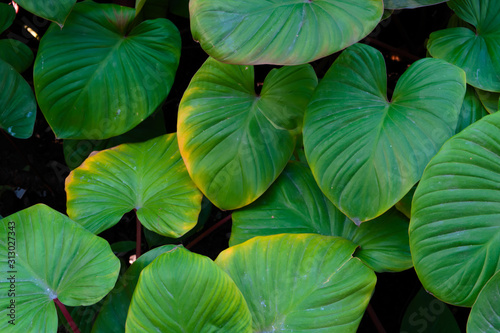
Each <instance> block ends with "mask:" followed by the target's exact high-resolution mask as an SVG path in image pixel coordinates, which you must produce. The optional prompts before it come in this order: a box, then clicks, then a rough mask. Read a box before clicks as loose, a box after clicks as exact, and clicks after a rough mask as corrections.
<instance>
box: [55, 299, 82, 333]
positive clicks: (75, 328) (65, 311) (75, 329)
mask: <svg viewBox="0 0 500 333" xmlns="http://www.w3.org/2000/svg"><path fill="white" fill-rule="evenodd" d="M54 303H56V305H57V306H58V307H59V310H61V312H62V314H63V315H64V318H66V320H67V321H68V324H69V326H70V327H71V329H72V330H73V332H74V333H80V330H79V329H78V326H76V323H75V321H74V320H73V318H71V315H70V314H69V312H68V309H66V307H65V306H64V304H62V303H61V301H60V300H59V299H58V298H54Z"/></svg>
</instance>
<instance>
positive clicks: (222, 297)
mask: <svg viewBox="0 0 500 333" xmlns="http://www.w3.org/2000/svg"><path fill="white" fill-rule="evenodd" d="M169 247H170V248H171V250H170V251H169V252H167V253H164V254H162V255H160V256H159V257H158V258H157V259H156V260H155V261H153V263H151V264H150V265H149V266H147V267H146V268H145V269H144V270H143V271H142V273H141V275H140V278H139V282H138V283H137V287H136V289H135V291H134V295H133V297H132V302H131V304H130V309H129V312H128V316H127V323H126V332H144V331H146V332H153V331H154V332H171V333H184V332H190V333H206V332H221V333H226V332H227V333H233V332H238V333H240V332H241V333H244V332H248V333H250V332H251V330H250V328H251V325H250V323H251V317H250V312H249V311H248V306H247V305H246V303H245V300H244V299H243V296H242V294H241V292H240V291H239V290H238V288H237V287H236V285H235V284H234V282H233V281H232V280H231V279H230V278H229V276H228V275H227V274H226V273H224V272H223V271H222V270H221V269H220V268H219V267H217V265H215V264H214V262H213V261H212V260H210V259H209V258H207V257H204V256H201V255H199V254H195V253H191V252H189V251H188V250H186V249H184V248H183V247H178V246H172V245H170V246H169ZM153 309H154V311H152V310H153Z"/></svg>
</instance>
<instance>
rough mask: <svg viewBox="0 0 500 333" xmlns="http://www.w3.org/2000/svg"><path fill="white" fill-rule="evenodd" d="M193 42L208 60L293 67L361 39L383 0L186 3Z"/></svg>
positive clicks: (199, 0)
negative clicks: (197, 43) (195, 41)
mask: <svg viewBox="0 0 500 333" xmlns="http://www.w3.org/2000/svg"><path fill="white" fill-rule="evenodd" d="M189 12H190V14H191V31H192V34H193V38H194V39H195V40H197V41H199V42H200V44H201V47H202V48H203V49H204V50H205V52H207V53H208V54H209V55H210V56H211V57H214V58H215V59H217V60H219V61H222V62H225V63H231V64H241V65H245V64H246V65H256V64H280V65H298V64H304V63H307V62H311V61H313V60H316V59H319V58H322V57H326V56H328V55H330V54H332V53H335V52H337V51H340V50H342V49H343V48H345V47H347V46H349V45H351V44H354V43H356V42H357V41H359V40H361V39H363V38H364V37H366V36H367V35H368V34H369V33H370V32H371V31H372V30H373V29H374V28H375V27H376V26H377V24H378V22H379V21H380V18H381V17H382V12H383V2H382V0H318V1H288V2H283V1H277V0H271V1H268V0H251V1H226V0H213V1H205V0H191V1H190V2H189Z"/></svg>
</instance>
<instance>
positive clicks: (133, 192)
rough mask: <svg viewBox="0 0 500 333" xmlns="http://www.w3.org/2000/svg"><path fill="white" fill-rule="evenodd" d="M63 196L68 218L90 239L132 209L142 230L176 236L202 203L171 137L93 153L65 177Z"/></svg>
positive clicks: (190, 223)
mask: <svg viewBox="0 0 500 333" xmlns="http://www.w3.org/2000/svg"><path fill="white" fill-rule="evenodd" d="M66 192H67V198H68V202H67V206H68V216H70V217H71V218H72V219H73V220H75V221H76V222H78V223H80V224H82V225H83V226H84V227H85V228H87V229H88V230H90V231H92V232H93V233H96V234H97V233H100V232H102V231H103V230H106V229H108V228H110V227H112V226H113V225H115V224H116V223H118V222H119V221H120V219H121V217H122V216H123V214H125V213H127V212H129V211H131V210H132V209H134V210H136V211H137V212H136V213H137V217H138V218H139V220H140V221H141V223H142V224H143V225H144V226H145V227H146V228H148V229H150V230H152V231H154V232H156V233H159V234H161V235H164V236H169V237H180V236H182V235H183V234H185V233H186V232H188V231H189V230H190V229H192V228H193V227H194V226H195V225H196V221H197V219H198V214H199V212H200V209H201V199H202V195H201V193H200V191H199V190H198V189H197V188H196V186H195V185H194V184H193V182H192V181H191V178H189V175H188V173H187V171H186V167H185V165H184V162H183V161H182V158H181V156H180V154H179V148H178V145H177V138H176V135H175V134H167V135H163V136H160V137H158V138H155V139H151V140H149V141H146V142H142V143H133V144H123V145H120V146H118V147H115V148H111V149H107V150H104V151H101V152H98V153H97V154H95V155H93V156H91V157H89V158H88V159H87V160H86V161H85V162H84V163H83V164H82V165H81V166H79V167H78V168H76V169H75V170H73V171H72V172H71V173H70V175H69V176H68V178H67V179H66Z"/></svg>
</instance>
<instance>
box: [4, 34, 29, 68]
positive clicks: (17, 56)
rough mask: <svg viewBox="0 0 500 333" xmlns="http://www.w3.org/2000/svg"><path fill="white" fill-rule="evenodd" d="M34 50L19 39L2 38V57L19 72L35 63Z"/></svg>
mask: <svg viewBox="0 0 500 333" xmlns="http://www.w3.org/2000/svg"><path fill="white" fill-rule="evenodd" d="M33 58H34V56H33V52H32V51H31V49H30V48H29V47H28V46H27V45H26V44H24V43H23V42H20V41H18V40H17V39H2V40H0V59H2V60H4V61H5V62H6V63H8V64H9V65H11V66H12V67H14V69H15V70H16V71H17V72H18V73H22V72H24V71H25V70H26V69H28V67H30V66H31V64H32V63H33Z"/></svg>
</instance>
